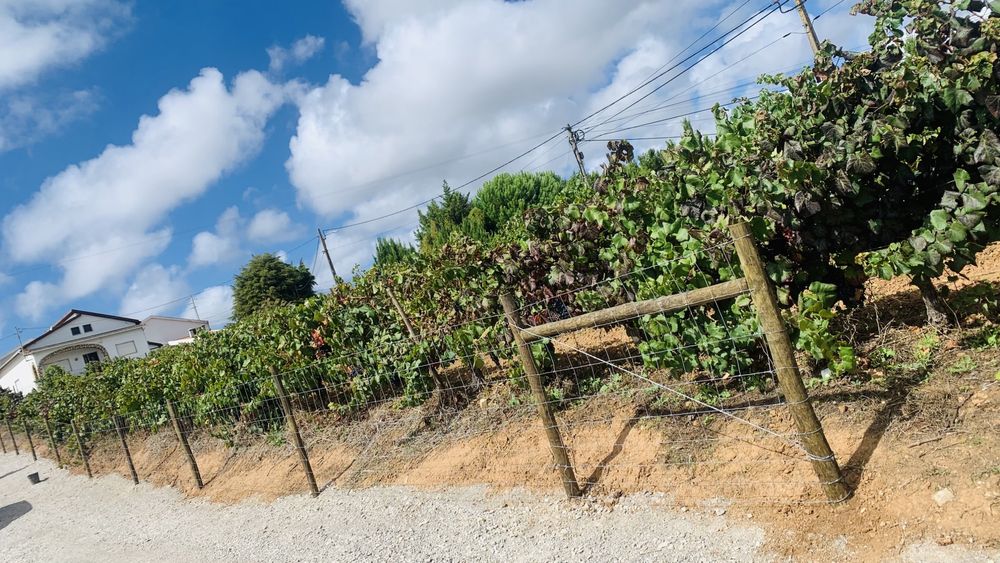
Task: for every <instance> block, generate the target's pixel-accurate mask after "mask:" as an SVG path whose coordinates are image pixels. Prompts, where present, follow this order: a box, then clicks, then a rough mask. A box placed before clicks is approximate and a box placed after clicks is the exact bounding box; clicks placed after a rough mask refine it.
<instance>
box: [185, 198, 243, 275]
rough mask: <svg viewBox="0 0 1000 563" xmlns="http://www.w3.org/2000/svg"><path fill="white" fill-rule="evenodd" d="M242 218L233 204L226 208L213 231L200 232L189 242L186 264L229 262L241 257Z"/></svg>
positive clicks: (198, 265) (202, 264) (205, 264)
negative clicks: (188, 255) (189, 250)
mask: <svg viewBox="0 0 1000 563" xmlns="http://www.w3.org/2000/svg"><path fill="white" fill-rule="evenodd" d="M242 226H243V218H242V217H241V216H240V210H239V209H238V208H237V207H235V206H233V207H230V208H229V209H226V210H225V211H224V212H223V213H222V215H221V216H219V220H218V221H217V222H216V224H215V232H214V233H212V232H207V231H206V232H201V233H198V234H197V235H195V237H194V239H193V240H192V244H191V256H190V257H189V258H188V264H189V265H190V266H191V267H192V268H196V267H200V266H208V265H212V264H219V263H224V262H230V261H233V260H236V259H239V258H240V257H241V254H242V252H241V251H240V230H241V229H242Z"/></svg>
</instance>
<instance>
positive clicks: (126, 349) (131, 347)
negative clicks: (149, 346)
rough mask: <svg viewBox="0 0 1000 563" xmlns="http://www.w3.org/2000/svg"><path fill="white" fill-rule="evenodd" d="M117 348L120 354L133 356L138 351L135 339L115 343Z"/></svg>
mask: <svg viewBox="0 0 1000 563" xmlns="http://www.w3.org/2000/svg"><path fill="white" fill-rule="evenodd" d="M115 350H116V351H117V352H118V355H119V356H131V355H132V354H135V353H136V351H137V350H136V348H135V341H133V340H129V341H128V342H122V343H121V344H115Z"/></svg>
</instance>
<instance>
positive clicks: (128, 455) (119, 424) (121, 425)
mask: <svg viewBox="0 0 1000 563" xmlns="http://www.w3.org/2000/svg"><path fill="white" fill-rule="evenodd" d="M114 422H115V432H117V433H118V440H119V441H120V442H121V443H122V451H123V452H125V461H126V462H127V463H128V470H129V473H131V474H132V482H133V483H135V484H136V485H138V484H139V474H138V473H136V472H135V464H134V463H132V452H131V451H130V450H129V449H128V440H126V439H125V420H124V419H122V417H121V416H119V415H117V414H116V415H115V416H114Z"/></svg>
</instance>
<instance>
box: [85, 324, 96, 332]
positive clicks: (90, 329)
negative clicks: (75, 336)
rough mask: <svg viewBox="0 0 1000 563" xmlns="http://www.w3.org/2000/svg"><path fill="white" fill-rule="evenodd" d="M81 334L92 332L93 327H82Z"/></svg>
mask: <svg viewBox="0 0 1000 563" xmlns="http://www.w3.org/2000/svg"><path fill="white" fill-rule="evenodd" d="M83 332H94V327H93V326H91V325H83Z"/></svg>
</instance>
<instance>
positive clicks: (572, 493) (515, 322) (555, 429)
mask: <svg viewBox="0 0 1000 563" xmlns="http://www.w3.org/2000/svg"><path fill="white" fill-rule="evenodd" d="M500 303H501V304H502V305H503V312H504V316H505V317H507V325H508V326H509V327H510V332H511V334H512V335H513V336H514V342H516V343H517V351H518V354H519V355H520V356H521V364H522V365H523V366H524V374H525V375H526V376H527V377H528V385H529V386H531V394H532V395H533V396H534V399H535V405H536V406H537V408H538V416H539V417H540V418H541V419H542V425H543V426H544V427H545V436H546V437H547V438H548V440H549V449H550V450H551V451H552V457H553V458H554V459H555V462H556V466H558V468H559V472H560V473H561V474H562V484H563V489H564V490H565V491H566V496H568V497H578V496H580V494H581V492H580V486H579V485H578V484H577V481H576V474H575V473H574V472H573V465H572V464H570V461H569V455H568V453H567V450H566V445H565V444H564V443H563V441H562V436H561V435H560V434H559V424H558V423H557V422H556V416H555V414H553V412H552V407H551V406H549V400H548V397H547V396H546V395H545V387H544V386H543V385H542V376H541V374H540V373H539V370H538V365H537V364H536V363H535V357H534V356H533V355H532V353H531V345H530V344H528V343H527V342H525V341H524V338H522V336H521V326H522V325H521V317H520V314H518V312H517V305H516V304H515V303H514V296H513V295H511V294H509V293H505V294H503V295H501V296H500Z"/></svg>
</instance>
